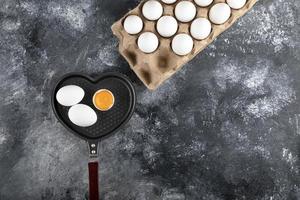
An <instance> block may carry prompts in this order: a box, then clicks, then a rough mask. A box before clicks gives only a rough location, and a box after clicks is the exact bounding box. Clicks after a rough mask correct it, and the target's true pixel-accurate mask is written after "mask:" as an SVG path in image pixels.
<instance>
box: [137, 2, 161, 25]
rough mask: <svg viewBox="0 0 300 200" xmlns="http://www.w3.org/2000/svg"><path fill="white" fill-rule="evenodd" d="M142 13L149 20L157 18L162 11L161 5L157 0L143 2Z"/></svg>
mask: <svg viewBox="0 0 300 200" xmlns="http://www.w3.org/2000/svg"><path fill="white" fill-rule="evenodd" d="M142 13H143V15H144V17H146V18H147V19H149V20H157V19H159V18H160V17H161V15H162V13H163V7H162V5H161V4H160V3H159V2H158V1H156V0H150V1H147V2H146V3H144V5H143V8H142Z"/></svg>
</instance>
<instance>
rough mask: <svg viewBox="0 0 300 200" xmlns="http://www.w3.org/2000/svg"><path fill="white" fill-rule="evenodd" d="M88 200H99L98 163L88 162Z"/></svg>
mask: <svg viewBox="0 0 300 200" xmlns="http://www.w3.org/2000/svg"><path fill="white" fill-rule="evenodd" d="M89 200H99V186H98V162H97V161H94V162H89Z"/></svg>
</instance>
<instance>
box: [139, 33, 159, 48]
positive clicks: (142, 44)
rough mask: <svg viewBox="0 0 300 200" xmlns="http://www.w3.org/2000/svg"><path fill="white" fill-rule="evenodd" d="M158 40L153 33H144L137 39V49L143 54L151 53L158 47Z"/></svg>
mask: <svg viewBox="0 0 300 200" xmlns="http://www.w3.org/2000/svg"><path fill="white" fill-rule="evenodd" d="M158 43H159V42H158V38H157V36H156V35H155V34H154V33H151V32H145V33H142V34H141V35H140V36H139V38H138V47H139V49H140V50H141V51H142V52H144V53H152V52H154V51H155V50H156V49H157V47H158Z"/></svg>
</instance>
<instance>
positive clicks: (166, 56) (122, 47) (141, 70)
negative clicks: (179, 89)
mask: <svg viewBox="0 0 300 200" xmlns="http://www.w3.org/2000/svg"><path fill="white" fill-rule="evenodd" d="M180 1H181V0H177V1H176V2H175V3H174V4H171V5H169V4H165V3H163V2H162V1H160V3H161V4H162V6H163V9H164V11H163V15H162V16H164V15H170V16H173V17H174V18H176V17H175V14H174V10H175V6H176V4H177V3H178V2H180ZM189 1H191V2H193V3H194V5H195V6H196V8H197V14H196V17H195V19H196V18H198V17H205V18H207V19H209V17H208V13H209V10H210V8H211V7H212V6H213V5H215V4H216V3H226V0H214V1H213V3H212V4H211V5H209V6H208V7H200V6H198V5H197V4H195V2H194V1H193V0H189ZM145 2H146V1H142V2H141V3H140V4H139V5H138V6H137V7H136V8H134V9H133V10H131V11H129V12H128V13H127V14H126V15H125V16H124V17H123V18H121V19H120V20H119V21H117V22H115V23H114V24H113V25H112V31H113V33H114V35H116V36H117V37H118V39H119V52H120V53H121V55H122V56H123V57H124V58H125V59H126V60H127V62H128V63H129V65H130V67H131V68H132V69H133V71H134V72H135V73H136V75H137V76H138V77H139V78H140V79H141V81H142V82H143V83H144V84H145V85H146V86H147V88H149V89H150V90H155V89H156V88H157V87H158V86H159V85H160V84H162V83H163V82H164V81H165V80H167V79H168V78H169V77H171V76H172V75H173V74H174V73H176V72H177V71H178V70H179V69H180V68H181V67H182V66H183V65H184V64H185V63H187V62H188V61H190V60H191V59H192V58H194V57H195V56H196V55H197V54H198V53H200V52H201V51H202V50H203V49H204V48H205V47H207V46H208V45H209V44H210V43H211V42H213V40H214V39H215V38H216V37H217V36H218V35H220V34H221V33H222V32H224V31H225V30H226V29H228V28H229V27H230V26H231V25H233V23H234V22H235V21H236V20H237V19H239V18H240V17H241V16H243V15H244V14H245V13H246V12H248V11H249V10H250V9H251V8H252V7H253V6H254V4H255V3H256V2H257V0H247V3H246V5H245V6H244V7H243V8H241V9H239V10H235V9H231V17H230V18H229V20H228V21H227V22H225V23H224V24H221V25H216V24H213V23H211V24H212V32H211V33H210V35H209V36H208V37H207V38H206V39H204V40H196V39H194V38H193V41H194V47H193V50H192V52H191V53H189V54H188V55H185V56H179V55H176V54H175V53H174V52H173V50H172V48H171V42H172V39H173V37H174V36H175V35H177V34H179V33H187V34H189V35H190V31H189V28H190V26H191V23H192V21H193V20H192V21H190V22H188V23H183V22H180V21H178V20H177V21H178V30H177V33H176V34H175V35H174V36H172V37H170V38H164V37H162V36H160V35H159V33H158V32H157V30H156V23H157V20H156V21H149V20H147V19H146V18H145V17H144V16H143V14H142V6H143V4H144V3H145ZM128 15H138V16H139V17H141V19H142V20H143V23H144V27H143V30H142V31H141V32H140V33H139V34H136V35H130V34H128V33H127V32H126V31H125V30H124V28H123V21H124V19H125V18H126V17H127V16H128ZM147 31H150V32H152V33H154V34H156V36H157V37H158V39H159V46H158V49H157V50H156V51H155V52H153V53H150V54H147V53H143V52H142V51H141V50H140V49H139V48H138V45H137V39H138V37H139V35H140V34H142V33H143V32H147Z"/></svg>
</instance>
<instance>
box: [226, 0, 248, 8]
mask: <svg viewBox="0 0 300 200" xmlns="http://www.w3.org/2000/svg"><path fill="white" fill-rule="evenodd" d="M246 1H247V0H227V4H228V5H229V6H230V7H231V8H233V9H240V8H242V7H244V5H245V4H246Z"/></svg>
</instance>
